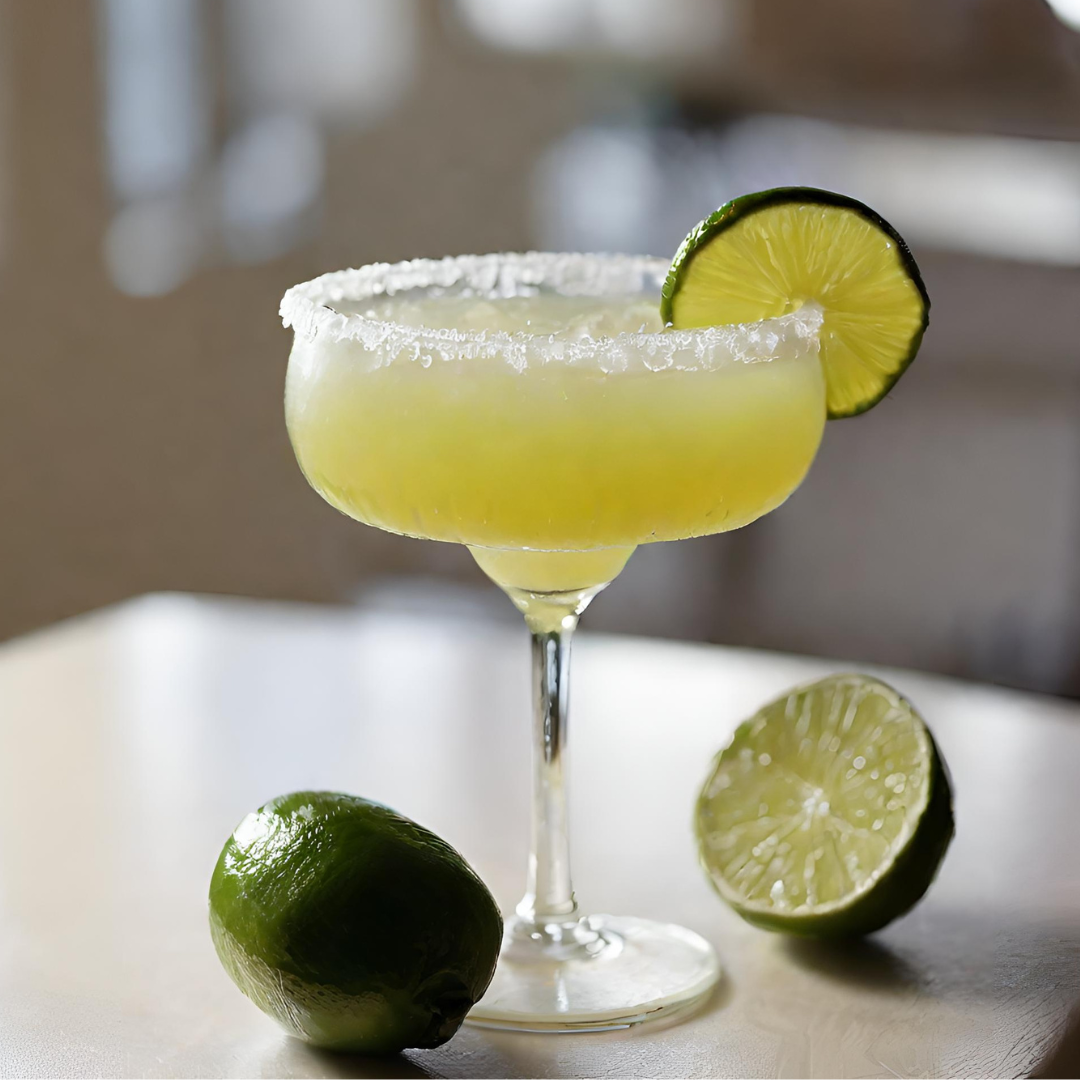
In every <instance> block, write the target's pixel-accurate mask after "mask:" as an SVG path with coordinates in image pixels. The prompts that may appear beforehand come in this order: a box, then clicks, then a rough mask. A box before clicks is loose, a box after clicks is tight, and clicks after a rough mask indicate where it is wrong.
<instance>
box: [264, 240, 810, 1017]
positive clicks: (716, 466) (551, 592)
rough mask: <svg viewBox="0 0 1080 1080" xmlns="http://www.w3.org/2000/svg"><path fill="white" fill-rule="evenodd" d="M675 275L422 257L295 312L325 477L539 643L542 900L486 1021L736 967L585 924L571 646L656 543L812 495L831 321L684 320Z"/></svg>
mask: <svg viewBox="0 0 1080 1080" xmlns="http://www.w3.org/2000/svg"><path fill="white" fill-rule="evenodd" d="M667 272H668V264H667V263H666V262H663V261H660V260H653V259H645V258H635V257H627V256H586V255H544V254H529V255H493V256H482V257H469V256H467V257H463V258H458V259H446V260H441V261H427V260H418V261H414V262H410V263H402V264H398V265H394V266H388V265H376V266H369V267H364V268H362V269H360V270H354V271H345V272H342V273H339V274H329V275H326V276H324V277H322V278H318V279H316V280H315V281H312V282H308V283H306V284H304V285H300V286H297V287H296V288H295V289H293V290H291V291H290V293H289V294H288V295H287V296H286V298H285V300H284V302H283V305H282V313H283V316H284V318H285V321H286V323H287V324H288V325H291V326H292V327H293V328H294V330H295V342H294V346H293V350H292V354H291V357H290V361H289V371H288V378H287V388H286V415H287V421H288V427H289V434H290V437H291V439H292V443H293V446H294V448H295V451H296V456H297V460H298V461H299V463H300V466H301V468H302V469H303V471H304V474H305V475H306V476H307V478H308V480H309V481H310V482H311V484H312V486H313V487H314V488H315V489H316V490H317V491H318V492H319V493H320V494H321V495H322V496H323V497H324V498H325V499H326V500H327V501H328V502H330V503H331V504H332V505H334V506H335V507H337V508H338V509H339V510H341V511H343V512H344V513H346V514H348V515H350V516H351V517H354V518H356V519H358V520H360V521H362V522H365V523H367V524H369V525H374V526H377V527H379V528H382V529H387V530H390V531H392V532H397V533H403V534H407V535H411V536H420V537H425V538H428V539H433V540H442V541H451V542H455V543H460V544H466V545H468V547H469V550H470V551H471V552H472V554H473V555H474V557H475V558H476V560H477V562H478V563H479V565H480V566H481V568H482V569H483V570H484V571H485V572H486V573H487V574H488V576H490V577H491V578H492V579H493V580H494V581H495V582H496V583H497V584H498V585H499V586H500V587H502V588H503V589H504V590H505V591H506V592H507V593H508V595H509V596H510V598H511V599H512V600H513V601H514V602H515V603H516V604H517V606H518V607H519V608H520V609H521V610H522V611H523V613H524V614H525V618H526V621H527V623H528V625H529V627H530V629H531V630H532V632H533V643H534V675H535V686H536V705H537V711H536V783H535V795H534V813H533V845H532V855H531V858H530V862H529V879H528V888H527V892H526V896H525V898H524V900H523V901H522V902H521V904H520V905H519V906H518V908H517V914H516V916H515V917H514V918H512V919H511V920H509V921H508V927H507V938H506V942H505V945H504V950H503V959H502V960H501V961H500V967H499V970H498V972H497V974H496V976H495V980H494V982H493V983H492V985H491V988H490V989H489V991H488V993H487V995H486V996H485V998H484V999H483V1000H482V1001H481V1002H480V1003H479V1005H478V1006H477V1008H476V1009H475V1010H474V1012H473V1014H472V1017H471V1018H472V1019H474V1020H475V1021H478V1022H483V1023H489V1024H497V1025H502V1026H507V1027H517V1028H526V1029H532V1030H580V1029H588V1028H604V1027H613V1026H624V1025H626V1024H629V1023H634V1022H638V1021H640V1020H643V1019H646V1018H649V1017H652V1016H655V1015H659V1014H660V1013H661V1012H664V1011H668V1012H670V1011H672V1010H677V1009H683V1008H686V1007H688V1006H690V1005H692V1004H693V1003H694V1002H696V1001H697V1000H699V999H700V998H701V997H702V996H703V995H704V994H706V993H707V992H708V990H709V989H710V988H711V986H712V984H713V983H714V982H715V980H716V978H717V975H718V966H717V962H716V958H715V955H714V953H713V950H712V948H711V946H709V945H708V944H707V943H706V942H705V941H704V940H703V939H701V938H700V937H698V935H696V934H693V933H691V932H690V931H687V930H683V929H681V928H679V927H674V926H669V925H666V924H661V923H655V922H651V921H648V920H642V919H634V918H628V917H613V916H590V917H587V918H583V917H582V916H581V915H580V914H579V913H578V911H577V905H576V901H575V899H574V895H573V891H572V887H571V882H570V874H569V854H568V843H567V827H566V804H565V789H564V780H565V778H564V747H565V732H566V728H565V725H566V665H567V660H568V650H569V640H570V634H571V632H572V631H573V629H574V627H575V625H576V622H577V618H578V616H579V615H580V613H581V612H582V611H583V610H584V608H585V606H586V605H587V604H588V602H589V601H590V600H591V599H592V597H593V596H595V594H596V593H597V592H599V590H600V589H602V588H603V587H605V586H606V585H607V584H608V583H609V582H610V581H611V580H612V579H613V578H614V577H615V576H616V575H617V574H618V573H619V571H620V570H621V569H622V567H623V566H624V564H625V563H626V560H627V559H628V558H629V556H630V555H631V553H632V552H633V550H634V548H635V547H636V546H637V545H639V544H643V543H651V542H655V541H663V540H678V539H681V538H685V537H691V536H701V535H704V534H709V533H718V532H724V531H726V530H729V529H735V528H739V527H740V526H743V525H746V524H748V523H749V522H751V521H753V520H755V519H756V518H758V517H760V516H761V515H762V514H765V513H767V512H768V511H770V510H772V509H774V508H775V507H777V506H778V505H779V504H780V503H782V502H783V501H784V499H786V498H787V497H788V496H789V495H790V494H791V492H792V491H794V489H795V488H796V487H797V486H798V484H799V482H800V481H801V480H802V478H803V476H804V475H805V474H806V471H807V469H808V468H809V466H810V463H811V461H812V460H813V457H814V453H815V451H816V450H817V447H818V444H819V442H820V440H821V435H822V429H823V427H824V423H825V413H826V409H825V381H824V377H823V374H822V368H821V363H820V360H819V356H818V340H817V332H818V328H819V326H820V323H821V319H822V315H821V312H820V310H819V309H818V308H817V307H815V306H814V305H813V304H812V303H811V304H805V305H803V306H801V307H800V308H799V309H798V310H796V311H793V312H791V313H789V314H786V315H783V316H781V317H778V318H775V319H772V320H765V321H760V322H755V323H750V324H739V325H727V326H714V327H706V328H699V329H690V330H672V329H670V328H665V327H664V326H663V325H662V323H661V320H660V315H659V297H660V289H661V286H662V283H663V281H664V278H665V275H666V274H667Z"/></svg>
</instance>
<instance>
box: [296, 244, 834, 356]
mask: <svg viewBox="0 0 1080 1080" xmlns="http://www.w3.org/2000/svg"><path fill="white" fill-rule="evenodd" d="M669 268H670V267H669V264H668V263H667V262H666V261H665V260H663V259H657V258H652V257H649V256H644V255H604V254H577V253H556V252H540V251H529V252H524V253H521V254H518V253H503V254H492V255H459V256H456V257H447V258H444V259H412V260H409V261H407V262H399V263H370V264H368V265H367V266H361V267H358V268H357V269H352V270H338V271H335V272H333V273H329V274H323V275H321V276H320V277H317V278H313V279H312V280H311V281H305V282H301V283H300V284H299V285H294V286H293V287H292V288H291V289H289V291H288V292H286V293H285V295H284V297H282V300H281V307H280V315H281V321H282V324H283V325H284V326H285V327H286V328H290V327H291V328H292V329H293V331H294V332H295V333H296V334H297V335H298V336H302V337H305V338H308V339H314V338H315V337H316V336H324V337H328V338H330V339H331V340H332V341H346V340H351V341H357V342H359V343H361V344H362V345H363V346H364V347H365V348H367V349H370V350H375V349H378V350H379V351H380V352H382V353H383V354H386V355H398V354H401V353H405V354H406V355H411V356H412V357H413V358H421V359H422V358H424V356H425V354H426V355H427V356H428V357H429V358H430V355H431V354H432V353H437V354H438V355H440V356H441V357H442V358H444V359H446V358H448V357H449V356H451V355H454V356H461V355H465V356H469V357H473V356H486V355H488V356H496V355H498V356H502V357H504V358H505V359H507V360H508V361H509V362H510V363H512V364H514V365H515V366H517V367H524V366H526V365H527V364H528V363H529V361H530V360H531V361H533V362H536V361H540V362H548V361H560V362H567V363H572V362H575V361H578V360H589V359H596V358H606V357H607V356H608V355H610V356H611V358H613V359H615V358H617V357H619V354H622V356H621V359H622V360H623V361H624V362H625V361H627V360H628V359H629V357H628V355H627V354H631V355H635V356H636V355H640V356H641V357H643V358H644V360H645V362H646V364H647V366H649V367H661V368H662V367H669V366H672V365H673V364H675V363H676V356H677V354H678V353H685V352H689V353H690V354H692V357H693V359H694V360H695V361H696V362H697V363H700V362H701V361H702V360H704V359H706V358H708V357H709V356H710V354H717V353H719V354H721V357H722V359H724V360H736V361H743V362H747V363H750V362H755V361H763V360H770V359H772V358H773V357H774V356H775V355H776V353H777V351H778V349H779V347H780V345H781V343H782V342H792V343H795V342H812V343H813V345H814V346H815V347H816V343H817V332H818V330H819V329H820V327H821V322H822V313H821V309H820V308H818V307H817V306H816V305H814V304H807V305H806V306H804V307H802V308H800V309H799V310H798V311H796V312H793V313H792V314H789V315H783V316H780V317H778V318H775V319H766V320H762V321H760V322H753V323H736V324H731V325H726V326H709V327H703V328H700V329H694V330H672V329H667V330H663V331H658V332H653V333H640V332H631V333H621V334H616V335H613V336H608V337H599V338H588V339H585V340H583V341H567V340H564V339H560V338H555V337H552V336H551V335H548V334H534V333H529V332H528V331H524V330H519V331H514V332H509V331H505V330H452V329H438V328H434V327H423V326H421V327H417V326H407V325H405V324H403V323H399V322H394V321H393V320H384V319H373V318H370V317H369V316H366V315H360V314H355V313H354V314H348V315H346V314H343V313H342V312H339V311H334V310H333V309H332V308H330V307H328V306H327V305H328V304H332V303H335V302H339V301H342V300H350V301H356V300H365V299H368V298H371V297H376V296H392V295H394V294H395V293H397V292H399V291H401V290H404V289H417V288H433V289H445V288H452V287H461V286H464V287H465V288H470V289H474V290H476V291H477V292H478V293H480V294H482V295H485V296H487V297H493V298H497V297H509V296H515V295H518V294H519V292H520V290H521V288H522V286H530V287H531V286H537V285H546V286H548V287H550V288H553V289H555V290H556V291H559V292H562V293H564V295H569V296H605V295H626V294H633V293H638V292H655V293H656V295H657V301H658V302H659V296H660V289H661V287H662V285H663V283H664V279H665V278H666V276H667V273H668V270H669ZM719 358H720V357H718V359H719ZM616 366H623V365H622V364H617V365H616Z"/></svg>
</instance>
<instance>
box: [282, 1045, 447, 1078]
mask: <svg viewBox="0 0 1080 1080" xmlns="http://www.w3.org/2000/svg"><path fill="white" fill-rule="evenodd" d="M296 1056H300V1057H304V1058H306V1059H307V1061H308V1063H309V1064H310V1065H311V1066H312V1067H311V1069H310V1071H308V1070H305V1071H304V1075H310V1076H318V1077H326V1078H327V1080H345V1078H346V1077H348V1078H356V1080H366V1078H372V1080H374V1078H378V1080H384V1078H385V1080H415V1078H416V1077H425V1078H426V1077H432V1076H441V1075H442V1074H441V1073H439V1072H434V1071H430V1070H428V1069H425V1068H424V1067H423V1066H422V1065H419V1064H417V1063H416V1062H415V1061H413V1060H411V1059H410V1058H408V1057H406V1056H405V1055H404V1054H395V1055H394V1056H393V1057H368V1056H365V1055H363V1054H343V1053H340V1052H338V1051H335V1050H319V1049H318V1048H316V1047H314V1046H304V1045H302V1044H301V1045H300V1046H299V1047H298V1048H297V1049H296Z"/></svg>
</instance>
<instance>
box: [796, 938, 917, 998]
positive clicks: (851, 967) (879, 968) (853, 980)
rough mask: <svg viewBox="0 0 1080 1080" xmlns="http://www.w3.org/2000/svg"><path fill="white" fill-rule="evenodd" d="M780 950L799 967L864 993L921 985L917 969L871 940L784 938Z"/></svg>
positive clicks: (882, 944) (882, 945)
mask: <svg viewBox="0 0 1080 1080" xmlns="http://www.w3.org/2000/svg"><path fill="white" fill-rule="evenodd" d="M781 948H782V949H783V950H784V951H785V952H786V953H787V956H788V958H789V959H791V960H792V961H794V962H795V963H796V964H798V965H799V967H802V968H805V969H807V970H808V971H812V972H814V973H815V974H817V975H824V976H825V977H826V978H829V979H835V980H836V981H837V982H844V983H849V984H851V985H853V986H858V987H861V988H862V989H864V990H904V989H916V988H917V987H918V986H919V985H920V984H921V982H922V979H921V978H920V975H919V971H918V969H917V968H915V967H913V966H912V965H911V964H909V963H908V961H907V960H905V959H904V958H903V957H902V956H900V955H899V954H898V953H896V952H894V951H893V950H892V949H891V948H890V947H889V946H888V945H887V944H885V943H884V942H881V941H875V940H874V939H872V938H852V939H851V940H841V941H819V940H816V939H814V938H785V939H783V941H782V943H781Z"/></svg>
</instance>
